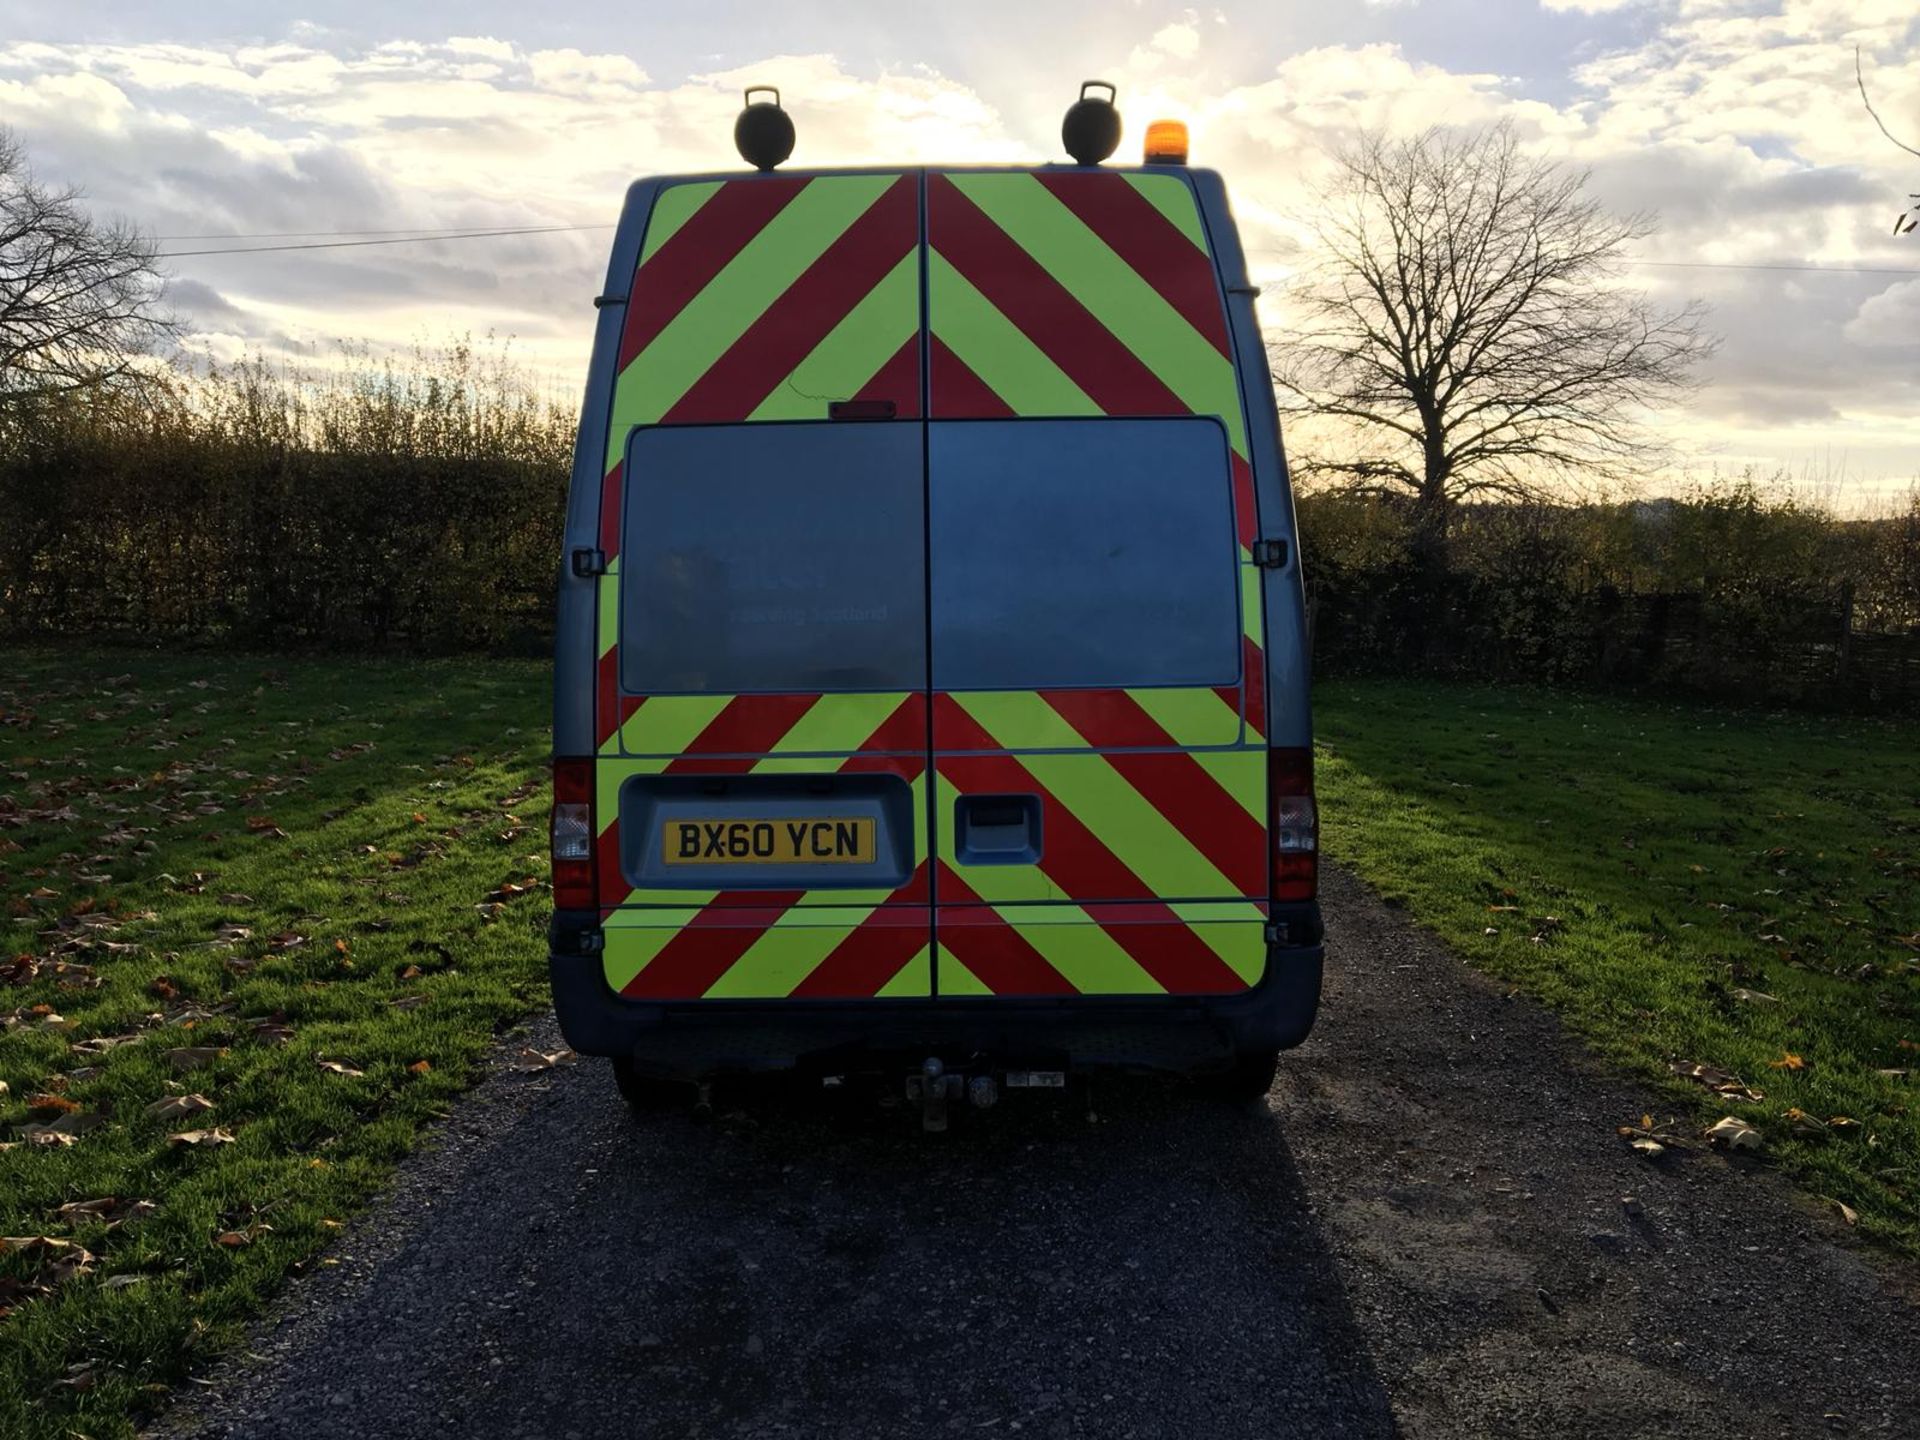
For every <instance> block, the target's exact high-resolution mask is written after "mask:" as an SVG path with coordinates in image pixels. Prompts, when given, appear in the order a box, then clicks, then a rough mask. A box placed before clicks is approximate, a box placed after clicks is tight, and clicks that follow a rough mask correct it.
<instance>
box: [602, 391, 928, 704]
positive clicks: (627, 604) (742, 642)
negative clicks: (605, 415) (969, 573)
mask: <svg viewBox="0 0 1920 1440" xmlns="http://www.w3.org/2000/svg"><path fill="white" fill-rule="evenodd" d="M923 475H924V470H923V459H922V451H921V427H920V426H919V424H918V423H894V422H861V423H840V424H833V423H816V424H767V423H760V424H753V425H724V426H722V425H715V426H699V425H695V426H670V427H661V428H658V429H648V430H637V431H635V432H634V433H633V436H632V438H631V440H630V441H629V444H628V450H627V489H626V513H625V521H624V527H625V528H624V534H623V536H622V539H621V558H620V565H621V592H620V643H621V653H620V680H621V684H622V685H623V686H624V687H625V688H626V689H627V690H629V691H633V692H638V693H655V692H668V693H688V692H698V693H711V694H740V693H745V692H750V691H832V690H913V689H919V688H921V687H922V686H924V685H925V684H926V679H927V669H926V571H925V558H924V557H925V538H924V531H925V525H924V503H925V502H924V494H925V485H924V480H923Z"/></svg>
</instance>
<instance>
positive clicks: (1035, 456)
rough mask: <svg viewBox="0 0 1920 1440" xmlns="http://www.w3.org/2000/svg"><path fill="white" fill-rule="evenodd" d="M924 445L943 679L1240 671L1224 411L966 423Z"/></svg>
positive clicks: (1210, 676)
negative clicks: (1216, 415)
mask: <svg viewBox="0 0 1920 1440" xmlns="http://www.w3.org/2000/svg"><path fill="white" fill-rule="evenodd" d="M928 444H929V450H928V456H929V460H930V465H931V483H930V487H929V496H930V499H929V504H930V507H931V518H932V540H931V554H932V575H931V582H932V585H931V590H932V597H933V598H932V604H933V624H932V632H933V683H934V687H935V688H936V689H939V690H1029V689H1040V688H1071V687H1114V688H1119V687H1128V686H1168V685H1230V684H1233V683H1234V682H1235V681H1237V680H1238V679H1239V675H1240V619H1239V617H1240V606H1239V590H1238V585H1239V566H1238V564H1237V563H1236V562H1237V556H1236V553H1235V539H1234V530H1233V501H1232V484H1231V480H1232V477H1231V472H1230V470H1229V462H1228V458H1227V445H1226V434H1225V432H1224V431H1223V430H1222V429H1221V427H1220V425H1219V424H1218V422H1216V421H1214V420H1212V419H1206V418H1190V419H1139V420H1136V419H1115V418H1093V419H1072V420H973V421H967V420H956V421H948V422H945V423H941V422H935V423H933V424H932V425H930V426H929V427H928Z"/></svg>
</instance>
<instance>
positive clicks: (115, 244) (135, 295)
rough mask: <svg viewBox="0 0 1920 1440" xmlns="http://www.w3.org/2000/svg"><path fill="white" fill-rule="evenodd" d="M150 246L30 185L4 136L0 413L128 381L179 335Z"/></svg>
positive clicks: (62, 196)
mask: <svg viewBox="0 0 1920 1440" xmlns="http://www.w3.org/2000/svg"><path fill="white" fill-rule="evenodd" d="M155 261H156V257H155V254H154V247H153V242H152V240H150V239H149V238H148V237H147V236H145V235H143V234H142V233H141V232H140V231H138V230H137V229H135V228H133V227H132V226H130V225H127V224H125V223H123V222H120V221H111V222H108V223H104V224H102V223H100V222H97V221H95V220H94V219H93V218H91V217H90V216H89V215H88V214H87V213H86V211H85V210H84V209H83V208H82V207H81V205H80V203H79V195H78V193H77V192H76V191H73V190H70V189H49V188H48V187H46V186H44V185H42V184H40V183H39V182H38V181H37V180H35V179H34V176H33V172H32V171H31V170H30V169H28V167H27V163H26V158H25V155H24V154H23V153H22V151H21V148H20V145H19V143H18V142H17V141H16V140H15V139H14V137H13V136H12V134H10V133H9V132H8V131H6V130H4V129H0V406H4V405H6V404H7V403H9V402H12V401H18V400H20V399H21V398H23V397H26V396H39V395H48V394H59V393H62V392H66V391H72V390H85V389H89V388H92V387H95V386H99V385H103V384H107V383H110V382H112V381H114V380H117V379H120V378H122V377H125V376H127V375H129V374H130V373H131V372H132V369H133V367H134V365H135V362H136V361H137V360H138V359H139V358H140V357H141V356H144V355H148V354H151V353H152V351H153V350H154V348H155V347H156V346H157V345H159V344H160V343H161V342H162V341H164V340H166V339H167V338H169V337H170V336H172V335H173V334H174V333H176V331H177V329H178V325H177V323H176V322H175V320H174V319H173V318H172V317H171V316H170V315H168V314H167V313H166V312H165V311H164V310H163V309H162V308H161V306H162V299H163V292H164V289H165V278H164V277H163V276H162V275H161V273H160V271H159V269H158V268H157V266H156V263H155Z"/></svg>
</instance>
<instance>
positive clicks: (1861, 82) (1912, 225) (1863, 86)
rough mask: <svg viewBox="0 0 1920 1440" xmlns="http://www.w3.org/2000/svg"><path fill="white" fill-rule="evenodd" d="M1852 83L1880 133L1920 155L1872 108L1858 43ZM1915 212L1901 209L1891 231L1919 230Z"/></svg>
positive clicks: (1917, 197) (1917, 209)
mask: <svg viewBox="0 0 1920 1440" xmlns="http://www.w3.org/2000/svg"><path fill="white" fill-rule="evenodd" d="M1853 83H1854V84H1856V85H1858V86H1859V87H1860V103H1861V104H1862V105H1864V106H1866V107H1867V114H1869V115H1871V116H1872V117H1873V123H1874V124H1876V125H1878V126H1879V127H1880V133H1881V134H1882V135H1884V136H1886V137H1887V139H1889V140H1891V141H1892V142H1893V143H1894V144H1895V145H1897V146H1899V147H1900V148H1901V149H1902V150H1904V151H1906V152H1907V153H1908V154H1909V155H1920V150H1916V149H1914V148H1913V146H1911V145H1909V144H1907V142H1906V141H1904V140H1902V139H1901V138H1900V137H1899V136H1898V135H1896V134H1894V133H1893V131H1891V130H1889V129H1888V128H1887V122H1886V121H1884V120H1882V119H1881V118H1880V112H1879V111H1878V110H1876V109H1874V108H1873V97H1872V96H1871V95H1869V94H1867V77H1866V72H1865V71H1863V70H1862V69H1861V68H1860V47H1859V46H1858V45H1856V46H1854V47H1853ZM1907 198H1908V199H1909V200H1920V195H1909V196H1907ZM1916 212H1920V206H1909V207H1908V208H1907V209H1905V210H1902V211H1901V212H1900V218H1899V219H1898V220H1896V221H1894V222H1893V233H1894V234H1896V235H1911V234H1913V232H1914V231H1915V230H1920V213H1916ZM1910 215H1911V216H1912V217H1913V218H1912V219H1908V218H1907V217H1908V216H1910Z"/></svg>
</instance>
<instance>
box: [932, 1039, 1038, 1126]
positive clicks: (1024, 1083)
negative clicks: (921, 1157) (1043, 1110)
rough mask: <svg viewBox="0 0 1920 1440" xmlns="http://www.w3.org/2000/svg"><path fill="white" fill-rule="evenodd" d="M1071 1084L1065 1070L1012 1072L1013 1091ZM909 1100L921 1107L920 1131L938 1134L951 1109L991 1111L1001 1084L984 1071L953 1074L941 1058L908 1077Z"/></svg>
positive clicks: (1010, 1085)
mask: <svg viewBox="0 0 1920 1440" xmlns="http://www.w3.org/2000/svg"><path fill="white" fill-rule="evenodd" d="M1066 1083H1067V1077H1066V1072H1065V1071H1061V1070H1009V1071H1008V1072H1007V1074H1006V1084H1007V1086H1008V1088H1010V1089H1030V1090H1058V1089H1060V1088H1062V1087H1063V1086H1065V1084H1066ZM907 1099H909V1100H917V1101H918V1102H919V1103H920V1128H921V1129H922V1130H926V1131H929V1132H932V1133H936V1134H937V1133H938V1132H940V1131H942V1130H945V1129H946V1128H947V1111H948V1107H949V1106H950V1105H956V1104H958V1103H960V1102H961V1101H962V1100H965V1101H966V1103H967V1104H969V1105H971V1106H973V1108H974V1109H976V1110H991V1109H992V1108H993V1107H994V1106H995V1105H997V1104H998V1103H999V1101H1000V1081H999V1080H997V1079H996V1078H995V1077H994V1076H993V1075H991V1074H989V1073H987V1072H984V1071H981V1072H977V1073H975V1074H972V1075H968V1074H964V1073H961V1072H958V1071H949V1070H948V1069H947V1067H946V1064H945V1063H944V1062H943V1061H942V1060H941V1059H940V1057H939V1056H937V1055H929V1056H928V1057H927V1058H926V1059H925V1060H923V1061H922V1062H921V1064H920V1073H919V1074H917V1075H909V1076H907Z"/></svg>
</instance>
